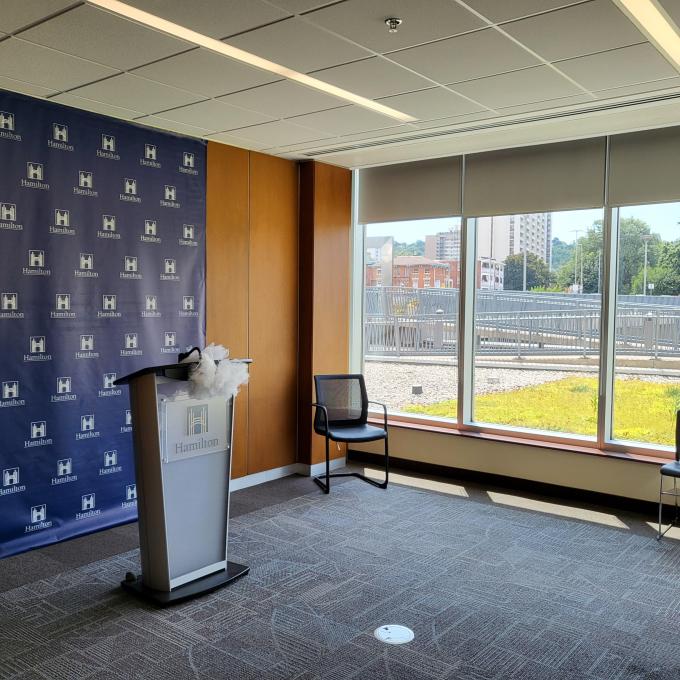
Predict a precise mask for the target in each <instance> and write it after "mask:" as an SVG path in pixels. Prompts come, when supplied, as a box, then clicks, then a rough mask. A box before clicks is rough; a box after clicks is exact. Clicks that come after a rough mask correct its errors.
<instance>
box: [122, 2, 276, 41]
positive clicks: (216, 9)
mask: <svg viewBox="0 0 680 680" xmlns="http://www.w3.org/2000/svg"><path fill="white" fill-rule="evenodd" d="M126 2H127V3H128V4H129V5H133V6H135V7H138V8H139V9H142V10H144V11H145V12H149V13H150V14H155V15H156V16H159V17H163V19H167V20H168V21H172V22H174V23H176V24H179V25H180V26H185V27H186V28H190V29H192V30H193V31H198V32H199V33H203V34H204V35H209V36H210V37H211V38H226V37H227V36H228V35H235V34H236V33H241V32H243V31H250V30H251V29H253V28H257V27H258V26H263V25H264V24H268V23H271V22H272V21H279V20H280V19H284V18H285V17H287V16H289V12H286V11H284V10H282V9H280V8H278V7H273V6H272V5H271V4H269V3H268V2H263V1H262V0H247V2H244V1H243V0H199V1H198V2H197V1H196V0H193V1H192V0H126Z"/></svg>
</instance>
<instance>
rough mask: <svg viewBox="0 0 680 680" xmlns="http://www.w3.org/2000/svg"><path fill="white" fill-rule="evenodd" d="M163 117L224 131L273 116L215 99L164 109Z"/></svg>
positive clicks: (215, 130) (214, 130)
mask: <svg viewBox="0 0 680 680" xmlns="http://www.w3.org/2000/svg"><path fill="white" fill-rule="evenodd" d="M162 117H163V118H166V119H167V120H175V121H177V122H178V123H185V124H187V125H195V126H197V127H201V128H205V129H207V130H210V131H212V132H224V131H225V130H233V129H234V128H239V127H245V126H246V125H257V124H258V123H264V122H265V121H269V120H271V119H272V116H267V115H265V114H262V113H256V112H255V111H247V110H246V109H240V108H237V107H236V106H229V105H228V104H223V103H221V102H218V101H215V100H214V99H209V100H208V101H205V102H199V103H198V104H190V105H189V106H182V107H181V108H178V109H173V110H172V111H164V112H163V115H162Z"/></svg>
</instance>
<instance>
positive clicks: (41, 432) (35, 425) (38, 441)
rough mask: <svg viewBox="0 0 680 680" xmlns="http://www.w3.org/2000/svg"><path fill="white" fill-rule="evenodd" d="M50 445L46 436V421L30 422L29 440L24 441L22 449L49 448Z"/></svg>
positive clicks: (49, 439)
mask: <svg viewBox="0 0 680 680" xmlns="http://www.w3.org/2000/svg"><path fill="white" fill-rule="evenodd" d="M50 444H52V439H51V437H48V436H47V421H45V420H34V421H32V422H31V428H30V438H29V439H26V440H25V441H24V448H25V449H31V448H35V447H36V446H49V445H50Z"/></svg>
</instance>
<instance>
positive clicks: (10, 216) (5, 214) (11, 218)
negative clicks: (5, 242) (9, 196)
mask: <svg viewBox="0 0 680 680" xmlns="http://www.w3.org/2000/svg"><path fill="white" fill-rule="evenodd" d="M0 229H3V230H5V231H23V229H24V225H23V224H19V223H18V222H17V205H16V203H2V202H0Z"/></svg>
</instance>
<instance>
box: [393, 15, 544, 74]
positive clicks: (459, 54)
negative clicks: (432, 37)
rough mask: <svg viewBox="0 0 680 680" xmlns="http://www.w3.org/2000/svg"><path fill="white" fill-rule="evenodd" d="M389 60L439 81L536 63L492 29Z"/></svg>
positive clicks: (395, 55) (509, 69) (525, 52)
mask: <svg viewBox="0 0 680 680" xmlns="http://www.w3.org/2000/svg"><path fill="white" fill-rule="evenodd" d="M390 59H394V61H396V62H398V63H400V64H403V65H404V66H408V67H409V68H412V69H413V70H414V71H417V72H418V73H422V74H423V75H424V76H427V77H429V78H433V79H434V80H436V81H437V82H440V83H455V82H459V81H464V80H472V79H473V78H483V77H484V76H490V75H494V74H496V73H503V72H505V71H513V70H515V69H519V68H525V67H527V66H533V65H535V64H538V63H539V61H538V60H537V59H536V58H535V57H533V56H531V55H530V54H529V53H528V52H527V51H526V50H524V49H522V48H521V47H519V46H518V45H516V44H515V43H514V42H513V41H512V40H510V38H506V37H505V36H504V35H502V34H501V33H499V32H498V31H497V30H495V29H494V28H489V29H486V30H484V31H477V32H475V33H470V34H468V35H461V36H459V37H457V38H448V39H447V40H440V41H439V42H435V43H431V44H429V45H422V46H421V47H413V48H411V49H409V50H404V51H402V52H395V53H393V54H390Z"/></svg>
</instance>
